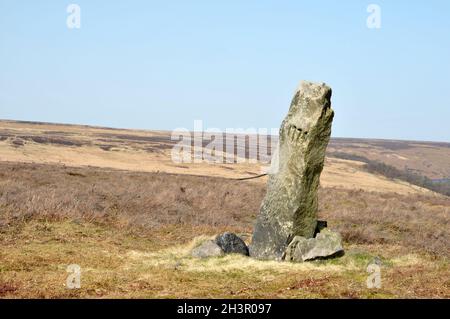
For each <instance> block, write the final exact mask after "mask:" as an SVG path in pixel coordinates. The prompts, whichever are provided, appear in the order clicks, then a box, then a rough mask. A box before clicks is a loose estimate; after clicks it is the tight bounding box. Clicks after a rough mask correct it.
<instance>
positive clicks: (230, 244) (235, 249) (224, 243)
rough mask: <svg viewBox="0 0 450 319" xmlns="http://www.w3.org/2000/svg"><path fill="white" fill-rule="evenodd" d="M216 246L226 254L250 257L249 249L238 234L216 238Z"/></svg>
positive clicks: (225, 234) (224, 234) (222, 235)
mask: <svg viewBox="0 0 450 319" xmlns="http://www.w3.org/2000/svg"><path fill="white" fill-rule="evenodd" d="M216 244H217V245H218V246H219V247H220V248H222V250H223V251H224V252H225V254H241V255H245V256H248V247H247V245H246V244H245V242H244V241H243V240H242V239H241V238H240V237H239V236H237V235H236V234H233V233H229V232H226V233H223V234H221V235H218V236H217V237H216Z"/></svg>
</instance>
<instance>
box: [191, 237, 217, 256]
mask: <svg viewBox="0 0 450 319" xmlns="http://www.w3.org/2000/svg"><path fill="white" fill-rule="evenodd" d="M223 254H224V253H223V250H222V248H220V247H219V246H218V245H217V244H216V243H215V242H214V241H213V240H207V241H205V242H203V243H202V244H200V245H199V246H197V247H195V248H194V249H193V250H192V252H191V256H192V257H196V258H208V257H218V256H222V255H223Z"/></svg>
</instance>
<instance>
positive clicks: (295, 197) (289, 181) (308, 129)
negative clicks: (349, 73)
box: [250, 82, 334, 260]
mask: <svg viewBox="0 0 450 319" xmlns="http://www.w3.org/2000/svg"><path fill="white" fill-rule="evenodd" d="M330 99H331V88H329V87H328V86H327V85H325V84H323V83H322V84H315V83H311V82H302V83H301V85H300V87H299V89H298V90H297V92H296V94H295V96H294V98H293V100H292V103H291V106H290V109H289V113H288V114H287V116H286V118H285V119H284V121H283V123H282V124H281V127H280V132H279V142H278V147H277V151H276V152H275V154H274V156H273V158H272V163H271V168H270V172H269V181H268V186H267V194H266V196H265V198H264V200H263V203H262V205H261V209H260V214H259V216H258V218H257V221H256V225H255V228H254V233H253V238H252V243H251V246H250V256H252V257H255V258H259V259H275V260H281V259H282V257H283V254H284V252H285V250H286V247H287V246H288V245H289V243H290V242H291V240H292V239H293V238H294V237H295V236H301V237H304V238H306V239H307V238H312V237H314V233H315V230H316V226H317V210H318V197H317V189H318V187H319V179H320V173H321V172H322V169H323V164H324V160H325V151H326V148H327V145H328V142H329V140H330V135H331V123H332V121H333V116H334V112H333V110H332V109H331V102H330Z"/></svg>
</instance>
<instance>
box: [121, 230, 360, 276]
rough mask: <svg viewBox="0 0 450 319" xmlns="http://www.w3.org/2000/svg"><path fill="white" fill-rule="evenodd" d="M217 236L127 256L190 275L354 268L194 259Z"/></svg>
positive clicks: (232, 256)
mask: <svg viewBox="0 0 450 319" xmlns="http://www.w3.org/2000/svg"><path fill="white" fill-rule="evenodd" d="M211 238H213V237H208V236H199V237H196V238H194V239H193V240H192V241H191V242H189V243H188V244H187V245H182V246H174V247H170V248H167V249H164V250H160V251H156V252H152V253H147V252H139V251H130V252H129V254H128V255H127V256H128V257H129V258H130V260H131V261H132V262H133V263H135V264H136V263H141V264H142V265H144V266H146V267H165V268H169V269H173V268H177V269H179V270H183V271H189V272H224V271H237V270H239V271H242V272H254V271H272V272H277V273H286V272H302V271H303V272H304V271H313V270H314V271H333V272H339V271H343V270H346V269H347V270H350V269H354V267H352V265H351V264H350V263H348V264H347V265H343V264H333V263H311V262H306V263H288V262H277V261H265V260H257V259H254V258H250V257H247V256H243V255H238V254H230V255H225V256H222V257H214V258H204V259H202V258H194V257H192V256H191V255H190V253H191V251H192V249H193V248H194V247H197V246H198V245H199V244H200V243H201V242H204V241H205V240H208V239H211Z"/></svg>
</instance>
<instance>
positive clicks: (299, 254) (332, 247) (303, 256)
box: [284, 228, 344, 262]
mask: <svg viewBox="0 0 450 319" xmlns="http://www.w3.org/2000/svg"><path fill="white" fill-rule="evenodd" d="M343 252H344V249H343V248H342V238H341V235H339V234H338V233H336V232H333V231H331V230H329V229H326V228H325V229H322V230H321V232H320V233H318V234H317V236H316V237H315V238H309V239H306V238H304V237H301V236H296V237H294V239H293V240H292V241H291V243H290V244H289V246H288V247H287V248H286V255H285V258H284V259H285V260H287V261H294V262H303V261H308V260H314V259H317V258H327V257H333V256H336V255H339V254H341V253H343Z"/></svg>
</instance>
